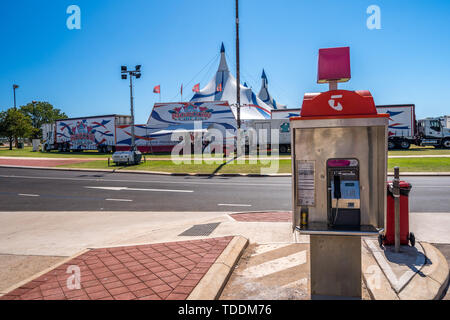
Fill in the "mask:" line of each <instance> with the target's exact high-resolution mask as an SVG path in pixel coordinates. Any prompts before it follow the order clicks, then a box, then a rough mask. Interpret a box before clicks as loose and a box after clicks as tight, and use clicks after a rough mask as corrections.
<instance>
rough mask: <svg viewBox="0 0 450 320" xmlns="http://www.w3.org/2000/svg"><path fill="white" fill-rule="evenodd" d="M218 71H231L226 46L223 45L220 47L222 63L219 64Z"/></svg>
mask: <svg viewBox="0 0 450 320" xmlns="http://www.w3.org/2000/svg"><path fill="white" fill-rule="evenodd" d="M217 71H229V69H228V64H227V58H226V57H225V46H224V45H223V42H222V46H221V48H220V64H219V70H217Z"/></svg>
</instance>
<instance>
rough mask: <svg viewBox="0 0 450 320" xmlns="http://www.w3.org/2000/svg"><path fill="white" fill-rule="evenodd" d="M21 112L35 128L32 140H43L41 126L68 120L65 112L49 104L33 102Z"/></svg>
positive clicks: (22, 108)
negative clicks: (58, 120) (59, 120)
mask: <svg viewBox="0 0 450 320" xmlns="http://www.w3.org/2000/svg"><path fill="white" fill-rule="evenodd" d="M20 111H21V112H22V113H23V114H24V115H26V116H28V117H29V118H30V119H31V124H32V126H33V130H32V133H31V138H32V139H41V138H42V130H41V126H42V125H43V124H44V123H51V122H54V121H55V120H57V119H63V118H67V115H66V114H65V113H64V112H61V110H60V109H56V108H54V107H53V106H52V105H51V104H50V103H48V102H41V101H37V102H35V101H33V102H31V103H28V104H27V105H25V106H22V107H20Z"/></svg>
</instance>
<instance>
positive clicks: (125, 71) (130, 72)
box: [121, 65, 141, 164]
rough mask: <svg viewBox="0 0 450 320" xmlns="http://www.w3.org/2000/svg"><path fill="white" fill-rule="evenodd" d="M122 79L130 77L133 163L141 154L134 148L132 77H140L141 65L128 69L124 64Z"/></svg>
mask: <svg viewBox="0 0 450 320" xmlns="http://www.w3.org/2000/svg"><path fill="white" fill-rule="evenodd" d="M121 73H122V79H123V80H126V79H127V78H128V77H129V78H130V107H131V150H130V151H131V153H132V162H133V164H136V163H139V162H140V159H141V156H140V152H139V151H138V150H137V148H136V138H135V134H134V105H133V100H134V98H133V77H135V78H136V79H140V78H141V65H137V66H136V67H135V70H128V68H127V67H126V66H122V67H121Z"/></svg>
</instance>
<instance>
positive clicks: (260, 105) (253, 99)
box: [191, 44, 273, 120]
mask: <svg viewBox="0 0 450 320" xmlns="http://www.w3.org/2000/svg"><path fill="white" fill-rule="evenodd" d="M236 87H237V81H236V78H235V77H234V76H233V75H232V74H231V72H230V69H229V68H228V64H227V60H226V57H225V47H224V45H223V44H222V47H221V50H220V64H219V69H218V70H217V72H216V75H215V76H214V77H213V78H212V79H211V81H210V82H209V83H208V84H207V85H206V87H204V88H202V89H201V90H200V91H199V92H197V93H195V94H194V96H193V97H192V99H191V101H192V102H206V101H228V103H229V104H230V106H231V110H232V111H233V114H234V116H235V117H236V116H237V112H236V101H237V97H236ZM240 91H241V103H240V104H241V120H254V119H270V117H271V112H272V109H273V108H272V106H271V105H269V104H266V103H264V102H263V101H262V100H261V99H260V98H259V97H258V96H257V95H256V94H255V93H253V91H252V89H251V88H248V87H245V86H243V85H240Z"/></svg>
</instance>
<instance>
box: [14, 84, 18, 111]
mask: <svg viewBox="0 0 450 320" xmlns="http://www.w3.org/2000/svg"><path fill="white" fill-rule="evenodd" d="M18 88H19V86H18V85H17V84H13V92H14V109H16V89H18Z"/></svg>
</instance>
